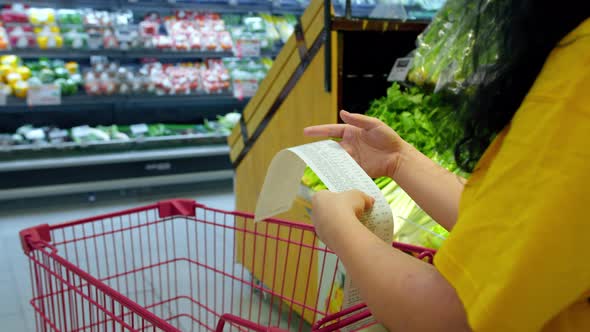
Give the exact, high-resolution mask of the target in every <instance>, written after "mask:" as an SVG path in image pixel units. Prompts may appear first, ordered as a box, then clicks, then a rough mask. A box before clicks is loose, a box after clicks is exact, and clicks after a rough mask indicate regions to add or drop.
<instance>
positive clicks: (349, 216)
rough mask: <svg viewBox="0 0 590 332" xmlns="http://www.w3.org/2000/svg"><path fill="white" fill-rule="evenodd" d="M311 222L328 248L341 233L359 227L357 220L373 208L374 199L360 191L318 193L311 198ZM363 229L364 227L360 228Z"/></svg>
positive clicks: (325, 191)
mask: <svg viewBox="0 0 590 332" xmlns="http://www.w3.org/2000/svg"><path fill="white" fill-rule="evenodd" d="M311 202H312V208H311V221H312V222H313V225H314V226H315V231H316V234H317V235H318V237H319V238H320V239H321V240H322V241H323V242H324V243H325V244H326V245H327V246H328V248H330V249H332V250H334V249H335V248H333V247H331V245H333V244H334V242H333V239H335V237H337V236H338V234H339V233H341V232H342V231H347V230H350V229H351V228H354V226H357V225H359V226H361V224H360V222H359V218H360V217H361V216H362V214H363V213H364V212H365V211H367V210H369V209H371V208H372V207H373V203H374V202H375V199H374V198H373V197H371V196H369V195H367V194H365V193H363V192H362V191H359V190H351V191H345V192H341V193H333V192H330V191H327V190H323V191H318V192H317V193H315V194H314V195H313V197H312V201H311ZM361 227H364V226H361Z"/></svg>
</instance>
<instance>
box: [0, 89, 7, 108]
mask: <svg viewBox="0 0 590 332" xmlns="http://www.w3.org/2000/svg"><path fill="white" fill-rule="evenodd" d="M6 97H7V96H6V94H5V93H3V92H0V106H6Z"/></svg>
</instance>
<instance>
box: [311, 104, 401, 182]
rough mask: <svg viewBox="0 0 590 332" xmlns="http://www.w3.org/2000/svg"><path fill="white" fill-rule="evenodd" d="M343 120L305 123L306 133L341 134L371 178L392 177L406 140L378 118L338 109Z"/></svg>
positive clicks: (321, 134)
mask: <svg viewBox="0 0 590 332" xmlns="http://www.w3.org/2000/svg"><path fill="white" fill-rule="evenodd" d="M340 117H341V118H342V120H343V121H344V122H345V123H344V124H326V125H318V126H312V127H307V128H305V129H304V131H303V133H304V134H305V136H310V137H336V138H342V140H341V141H340V145H341V146H342V148H344V150H346V151H347V152H348V153H349V154H350V155H351V156H352V158H354V160H356V162H357V163H358V164H359V165H360V166H361V167H362V168H363V169H364V170H365V172H367V174H368V175H369V176H370V177H372V178H377V177H381V176H389V177H393V176H394V174H395V172H396V170H397V168H398V166H399V164H400V158H401V153H402V151H403V150H404V149H405V148H406V147H407V145H408V143H406V142H405V141H404V140H403V139H402V138H401V137H400V136H399V135H398V134H397V133H396V132H395V131H394V130H393V129H391V128H390V127H389V126H388V125H386V124H385V123H383V122H381V121H379V120H378V119H375V118H371V117H368V116H365V115H361V114H352V113H349V112H346V111H340Z"/></svg>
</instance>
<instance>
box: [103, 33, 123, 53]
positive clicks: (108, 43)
mask: <svg viewBox="0 0 590 332" xmlns="http://www.w3.org/2000/svg"><path fill="white" fill-rule="evenodd" d="M102 36H103V37H102V38H103V40H102V43H103V47H104V48H105V49H116V48H119V41H118V40H117V37H115V32H114V31H113V30H112V29H110V28H107V29H104V30H103V35H102Z"/></svg>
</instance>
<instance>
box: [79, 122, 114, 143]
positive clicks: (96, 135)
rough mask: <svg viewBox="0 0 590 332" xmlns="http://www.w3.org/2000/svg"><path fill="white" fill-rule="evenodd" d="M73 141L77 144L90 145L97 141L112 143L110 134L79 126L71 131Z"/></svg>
mask: <svg viewBox="0 0 590 332" xmlns="http://www.w3.org/2000/svg"><path fill="white" fill-rule="evenodd" d="M71 135H72V140H73V141H74V142H76V143H90V142H97V141H110V139H111V138H110V136H109V134H108V133H106V132H104V131H102V130H100V129H97V128H92V127H90V126H78V127H74V128H72V130H71Z"/></svg>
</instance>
